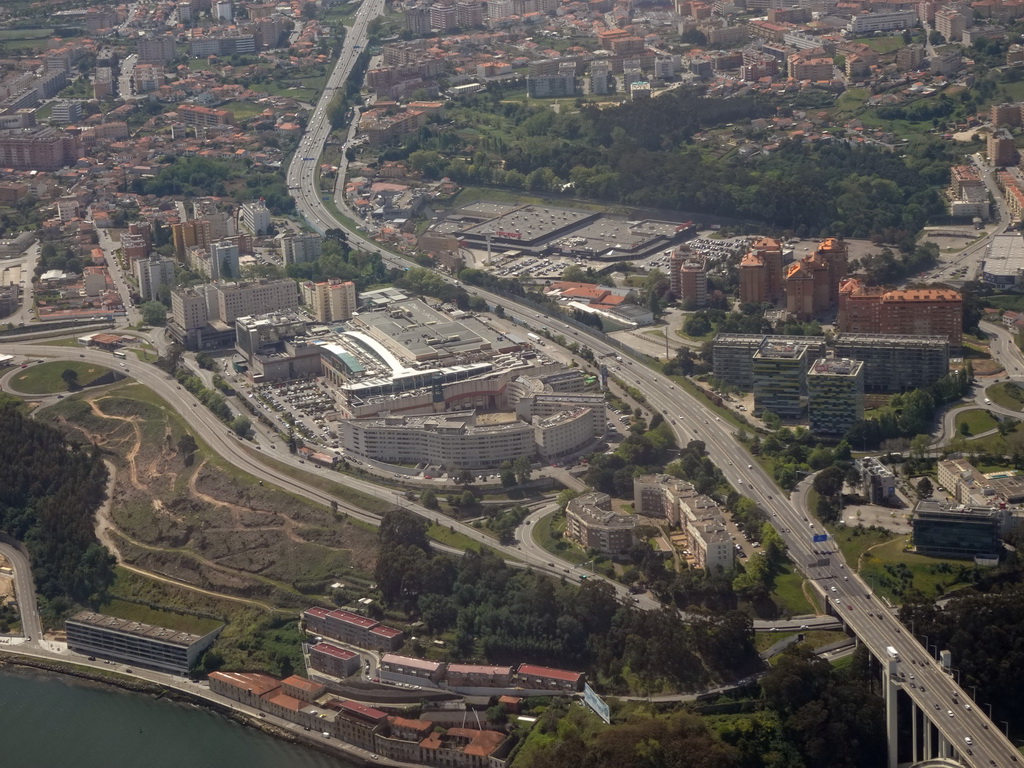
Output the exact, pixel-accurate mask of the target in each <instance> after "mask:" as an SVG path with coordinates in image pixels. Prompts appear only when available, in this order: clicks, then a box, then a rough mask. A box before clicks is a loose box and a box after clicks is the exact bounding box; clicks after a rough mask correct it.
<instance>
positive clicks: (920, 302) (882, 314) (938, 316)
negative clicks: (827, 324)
mask: <svg viewBox="0 0 1024 768" xmlns="http://www.w3.org/2000/svg"><path fill="white" fill-rule="evenodd" d="M837 325H838V328H839V331H840V332H841V333H883V332H885V333H890V334H897V335H909V336H945V337H946V338H947V339H949V345H950V347H952V348H954V349H959V348H960V347H961V345H962V341H963V297H962V296H961V295H960V294H959V293H958V292H957V291H954V290H952V289H949V288H914V289H907V290H886V289H885V288H882V287H878V286H867V285H865V284H863V283H862V282H861V281H860V280H856V279H853V278H851V279H848V280H844V281H843V284H842V288H841V290H840V301H839V318H838V323H837Z"/></svg>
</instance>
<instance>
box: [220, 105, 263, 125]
mask: <svg viewBox="0 0 1024 768" xmlns="http://www.w3.org/2000/svg"><path fill="white" fill-rule="evenodd" d="M222 109H226V110H227V111H228V112H230V113H231V114H232V115H234V116H235V117H236V118H237V119H238V120H247V119H248V118H250V117H255V116H256V115H258V114H260V113H261V112H262V111H263V107H261V106H260V105H259V104H253V103H251V102H248V101H232V102H230V103H228V104H225V105H224V106H223V107H222Z"/></svg>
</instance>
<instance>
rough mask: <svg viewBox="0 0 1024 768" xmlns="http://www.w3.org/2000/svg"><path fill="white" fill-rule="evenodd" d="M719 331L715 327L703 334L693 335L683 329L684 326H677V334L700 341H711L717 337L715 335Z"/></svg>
mask: <svg viewBox="0 0 1024 768" xmlns="http://www.w3.org/2000/svg"><path fill="white" fill-rule="evenodd" d="M717 333H718V332H717V331H716V330H715V329H714V328H712V329H711V330H710V331H708V332H707V333H705V334H704V335H703V336H691V335H690V334H688V333H686V332H685V331H683V329H682V328H677V329H676V336H679V337H681V338H684V339H691V340H692V341H700V342H705V341H711V339H713V338H715V335H716V334H717Z"/></svg>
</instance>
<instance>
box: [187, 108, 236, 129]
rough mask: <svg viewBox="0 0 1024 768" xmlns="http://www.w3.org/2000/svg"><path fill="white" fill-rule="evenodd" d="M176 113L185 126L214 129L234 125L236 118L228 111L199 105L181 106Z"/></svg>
mask: <svg viewBox="0 0 1024 768" xmlns="http://www.w3.org/2000/svg"><path fill="white" fill-rule="evenodd" d="M175 112H177V113H178V118H179V119H180V120H181V122H183V123H184V124H185V125H197V126H200V127H205V128H213V127H215V126H219V125H234V122H235V116H234V115H233V114H232V113H231V112H229V111H228V110H226V109H211V108H210V107H203V106H200V105H199V104H180V105H179V106H178V107H177V108H176V109H175Z"/></svg>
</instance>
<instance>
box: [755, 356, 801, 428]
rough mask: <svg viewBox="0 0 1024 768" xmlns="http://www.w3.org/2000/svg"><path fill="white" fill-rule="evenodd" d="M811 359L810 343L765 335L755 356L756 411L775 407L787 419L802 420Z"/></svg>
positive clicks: (758, 412)
mask: <svg viewBox="0 0 1024 768" xmlns="http://www.w3.org/2000/svg"><path fill="white" fill-rule="evenodd" d="M810 362H811V357H810V355H809V354H808V347H807V346H806V345H803V344H793V343H789V342H780V341H776V340H774V339H773V338H772V337H768V338H767V339H765V341H764V342H762V344H761V346H759V347H758V349H757V351H756V352H755V353H754V356H753V359H752V372H753V377H754V412H755V413H757V414H758V415H760V414H763V413H764V412H765V411H771V412H772V413H774V414H775V415H776V416H778V417H779V418H781V419H782V420H783V421H800V420H802V419H803V417H804V412H805V411H806V408H807V369H808V368H809V367H810Z"/></svg>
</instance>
